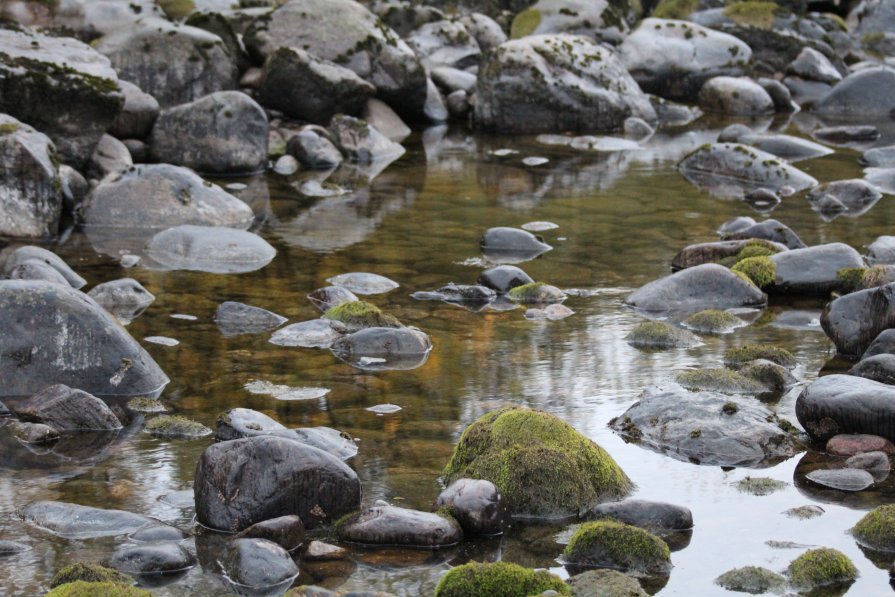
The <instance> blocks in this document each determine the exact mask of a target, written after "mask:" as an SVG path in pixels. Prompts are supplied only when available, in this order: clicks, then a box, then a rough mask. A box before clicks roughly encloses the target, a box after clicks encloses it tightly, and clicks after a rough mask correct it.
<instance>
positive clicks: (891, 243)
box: [867, 236, 895, 265]
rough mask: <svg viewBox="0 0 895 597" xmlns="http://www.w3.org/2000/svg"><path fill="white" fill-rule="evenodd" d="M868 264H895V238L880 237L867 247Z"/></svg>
mask: <svg viewBox="0 0 895 597" xmlns="http://www.w3.org/2000/svg"><path fill="white" fill-rule="evenodd" d="M867 263H869V264H870V265H877V264H895V236H879V237H877V238H876V240H874V241H873V242H872V243H870V244H869V245H868V246H867Z"/></svg>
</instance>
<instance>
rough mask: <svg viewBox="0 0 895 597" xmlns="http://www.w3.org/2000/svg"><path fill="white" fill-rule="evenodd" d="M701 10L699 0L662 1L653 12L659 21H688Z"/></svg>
mask: <svg viewBox="0 0 895 597" xmlns="http://www.w3.org/2000/svg"><path fill="white" fill-rule="evenodd" d="M697 10H699V0H662V1H661V2H659V4H658V5H657V6H656V8H655V9H654V10H653V14H652V16H654V17H656V18H657V19H686V18H687V17H688V16H690V15H691V14H692V13H694V12H696V11H697Z"/></svg>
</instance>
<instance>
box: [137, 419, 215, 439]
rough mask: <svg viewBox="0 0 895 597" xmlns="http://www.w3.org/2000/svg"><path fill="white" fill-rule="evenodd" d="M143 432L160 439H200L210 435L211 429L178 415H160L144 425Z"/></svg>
mask: <svg viewBox="0 0 895 597" xmlns="http://www.w3.org/2000/svg"><path fill="white" fill-rule="evenodd" d="M145 430H146V431H147V432H149V433H151V434H152V435H159V436H162V437H202V436H204V435H210V434H211V429H209V428H208V427H206V426H205V425H203V424H202V423H199V422H197V421H193V420H191V419H187V418H186V417H182V416H180V415H160V416H158V417H155V418H153V419H151V420H149V421H148V422H147V423H146V427H145Z"/></svg>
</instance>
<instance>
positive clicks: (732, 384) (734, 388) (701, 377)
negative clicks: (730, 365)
mask: <svg viewBox="0 0 895 597" xmlns="http://www.w3.org/2000/svg"><path fill="white" fill-rule="evenodd" d="M677 382H678V383H679V384H681V385H682V386H684V387H685V388H687V389H688V390H697V391H698V390H709V391H714V392H721V393H722V394H761V393H763V392H765V391H766V390H767V388H765V386H763V385H762V384H760V383H758V382H757V381H755V380H754V379H750V378H748V377H746V376H745V375H741V374H739V373H737V372H736V371H731V370H730V369H697V370H695V371H682V372H681V373H679V374H678V375H677Z"/></svg>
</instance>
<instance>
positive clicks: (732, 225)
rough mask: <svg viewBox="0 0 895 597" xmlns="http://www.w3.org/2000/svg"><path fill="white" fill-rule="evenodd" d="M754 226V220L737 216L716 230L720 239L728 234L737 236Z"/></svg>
mask: <svg viewBox="0 0 895 597" xmlns="http://www.w3.org/2000/svg"><path fill="white" fill-rule="evenodd" d="M754 225H755V218H750V217H749V216H739V217H736V218H732V219H730V220H727V221H726V222H724V223H723V224H721V226H720V227H719V228H718V234H719V235H721V236H722V237H724V236H727V235H729V234H737V233H739V232H742V231H744V230H746V229H747V228H750V227H752V226H754Z"/></svg>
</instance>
